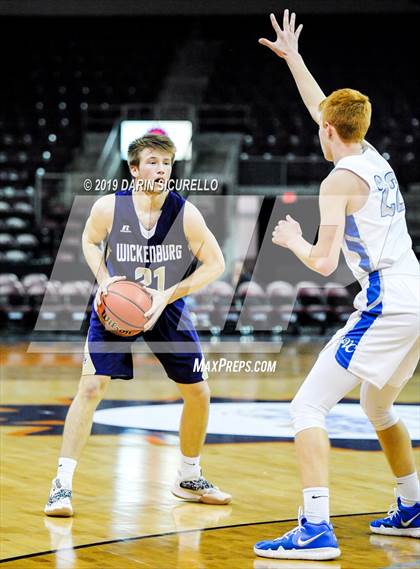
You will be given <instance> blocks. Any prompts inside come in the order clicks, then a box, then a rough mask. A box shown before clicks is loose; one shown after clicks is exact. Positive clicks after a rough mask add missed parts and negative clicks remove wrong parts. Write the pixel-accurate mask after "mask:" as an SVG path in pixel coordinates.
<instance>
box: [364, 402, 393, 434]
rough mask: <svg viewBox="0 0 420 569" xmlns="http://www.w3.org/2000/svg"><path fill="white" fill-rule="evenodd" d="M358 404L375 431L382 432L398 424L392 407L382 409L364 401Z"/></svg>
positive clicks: (373, 403)
mask: <svg viewBox="0 0 420 569" xmlns="http://www.w3.org/2000/svg"><path fill="white" fill-rule="evenodd" d="M360 404H361V406H362V409H363V411H364V412H365V414H366V416H367V417H368V419H369V421H370V422H371V423H372V426H373V428H374V429H375V431H384V430H385V429H389V428H390V427H392V426H393V425H395V424H396V423H398V415H397V413H396V411H395V409H394V406H393V405H390V406H389V407H382V406H380V405H377V404H375V402H372V401H366V400H361V401H360Z"/></svg>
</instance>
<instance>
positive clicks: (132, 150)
mask: <svg viewBox="0 0 420 569" xmlns="http://www.w3.org/2000/svg"><path fill="white" fill-rule="evenodd" d="M145 148H154V149H155V150H160V151H163V152H168V153H169V154H172V157H171V160H172V163H173V161H174V159H175V153H176V148H175V144H174V143H173V142H172V140H171V139H170V138H169V136H166V135H163V134H145V135H144V136H142V137H141V138H136V140H133V142H131V143H130V145H129V147H128V152H127V162H128V164H129V166H138V165H139V162H140V152H141V151H142V150H144V149H145Z"/></svg>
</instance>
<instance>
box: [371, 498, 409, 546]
mask: <svg viewBox="0 0 420 569" xmlns="http://www.w3.org/2000/svg"><path fill="white" fill-rule="evenodd" d="M370 531H372V532H373V533H380V534H383V535H399V536H402V537H420V502H417V504H414V506H404V505H403V504H402V503H401V498H397V503H396V504H393V505H392V506H391V507H390V509H389V511H388V514H387V516H386V517H385V518H379V519H377V520H373V522H372V523H371V524H370Z"/></svg>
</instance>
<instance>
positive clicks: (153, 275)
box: [134, 266, 165, 292]
mask: <svg viewBox="0 0 420 569" xmlns="http://www.w3.org/2000/svg"><path fill="white" fill-rule="evenodd" d="M134 279H135V280H136V281H138V280H140V279H141V280H140V284H142V285H144V286H150V285H151V284H152V281H153V279H156V280H157V283H156V287H154V286H152V288H156V289H157V290H159V291H161V292H163V291H164V290H165V267H164V266H162V267H158V268H157V269H155V270H154V271H152V270H151V269H148V268H147V267H137V269H136V272H135V274H134Z"/></svg>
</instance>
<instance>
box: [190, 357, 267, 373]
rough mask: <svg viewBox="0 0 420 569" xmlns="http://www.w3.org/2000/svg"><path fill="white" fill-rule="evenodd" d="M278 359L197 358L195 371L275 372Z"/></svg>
mask: <svg viewBox="0 0 420 569" xmlns="http://www.w3.org/2000/svg"><path fill="white" fill-rule="evenodd" d="M276 368H277V361H276V360H255V361H253V360H228V359H227V358H220V359H218V360H213V361H206V360H204V359H203V358H195V360H194V371H195V372H199V373H204V372H207V373H223V372H224V373H275V371H276Z"/></svg>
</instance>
